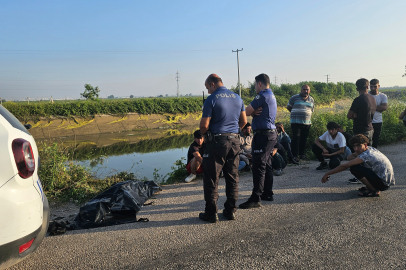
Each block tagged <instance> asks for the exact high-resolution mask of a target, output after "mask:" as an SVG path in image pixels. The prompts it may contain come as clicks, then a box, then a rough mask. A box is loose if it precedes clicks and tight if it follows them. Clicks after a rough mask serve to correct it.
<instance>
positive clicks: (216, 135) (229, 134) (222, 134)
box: [213, 133, 238, 137]
mask: <svg viewBox="0 0 406 270" xmlns="http://www.w3.org/2000/svg"><path fill="white" fill-rule="evenodd" d="M213 136H214V137H218V136H238V134H237V133H218V134H213Z"/></svg>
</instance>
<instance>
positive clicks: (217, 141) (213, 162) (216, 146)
mask: <svg viewBox="0 0 406 270" xmlns="http://www.w3.org/2000/svg"><path fill="white" fill-rule="evenodd" d="M205 86H206V88H207V90H208V92H209V94H210V96H209V97H208V98H207V99H206V101H205V102H204V105H203V115H202V119H201V121H200V131H201V132H202V134H204V135H205V141H206V150H205V152H204V154H203V188H204V200H205V201H206V208H205V211H204V212H203V213H200V214H199V218H200V219H201V220H204V221H208V222H212V223H215V222H217V221H218V216H217V210H218V209H217V199H218V182H219V177H220V172H221V171H222V170H223V173H224V178H225V181H226V196H227V201H226V202H225V203H224V210H223V215H224V216H225V217H226V218H227V219H228V220H234V219H235V216H234V213H235V211H236V210H237V199H238V180H239V178H238V164H239V161H240V157H239V154H238V153H239V151H240V139H239V128H242V127H244V126H245V124H246V123H247V117H246V115H245V106H244V102H243V101H242V99H241V98H240V96H239V95H237V94H235V93H233V92H231V91H230V90H228V89H227V88H226V87H224V85H223V82H222V80H221V78H220V77H219V76H218V75H216V74H211V75H209V77H207V79H206V82H205Z"/></svg>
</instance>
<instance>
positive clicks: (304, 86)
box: [300, 84, 310, 90]
mask: <svg viewBox="0 0 406 270" xmlns="http://www.w3.org/2000/svg"><path fill="white" fill-rule="evenodd" d="M305 86H309V88H310V85H308V84H303V85H302V86H301V87H300V90H302V89H303V87H305Z"/></svg>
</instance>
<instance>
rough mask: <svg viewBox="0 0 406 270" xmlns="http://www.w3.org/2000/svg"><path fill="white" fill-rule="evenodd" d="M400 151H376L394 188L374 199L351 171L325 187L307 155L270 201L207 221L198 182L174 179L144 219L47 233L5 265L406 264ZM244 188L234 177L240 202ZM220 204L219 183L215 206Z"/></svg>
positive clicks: (245, 182)
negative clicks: (388, 164) (31, 250)
mask: <svg viewBox="0 0 406 270" xmlns="http://www.w3.org/2000/svg"><path fill="white" fill-rule="evenodd" d="M405 148H406V142H401V143H398V144H394V145H390V146H385V147H381V148H380V150H381V151H382V152H383V153H385V154H386V155H387V156H388V157H389V159H390V160H391V161H392V164H393V166H394V170H395V177H396V185H395V186H392V187H391V188H390V189H389V190H388V191H385V192H382V195H381V197H378V198H360V197H359V196H358V195H357V192H356V191H355V190H356V189H358V188H359V187H360V185H354V184H348V183H347V179H349V178H351V174H350V173H349V172H348V171H346V172H342V173H340V174H337V175H333V176H331V177H330V181H329V182H328V183H326V184H322V183H321V182H320V179H321V177H322V175H323V173H324V172H323V171H316V170H315V168H316V167H317V165H318V163H317V162H316V161H311V162H308V163H307V164H303V165H299V166H292V167H289V168H287V169H286V170H285V174H283V175H282V176H279V177H275V184H274V191H275V193H276V195H275V201H274V202H263V206H262V207H261V208H257V209H251V210H241V209H240V210H238V211H237V213H236V217H237V220H235V221H228V220H225V219H224V218H223V217H222V216H221V214H220V215H219V217H220V222H218V223H216V224H208V223H204V222H202V221H200V220H199V219H198V218H197V217H198V213H199V212H200V211H202V210H203V209H204V201H203V192H202V190H203V188H202V182H201V180H200V181H197V182H192V183H189V184H187V183H184V184H178V185H171V186H166V187H165V188H164V190H163V191H162V192H161V193H160V194H158V195H156V196H155V198H153V199H152V200H153V201H155V203H154V204H153V205H151V206H145V207H144V208H143V209H142V210H141V212H140V215H139V217H148V218H149V219H150V222H147V223H133V224H126V225H121V226H114V227H107V228H100V229H92V230H82V231H73V232H69V233H67V234H65V235H62V236H56V237H47V238H46V239H45V240H44V242H43V244H42V245H41V247H40V248H39V250H38V251H37V252H36V253H35V254H33V255H32V256H31V257H29V258H28V259H26V260H24V261H23V262H21V263H19V264H17V265H16V266H14V267H13V268H12V269H20V270H22V269H405V268H406V259H405V258H406V256H405V255H406V244H405V243H406V233H405V231H406V222H405V220H406V199H405V185H406V180H405V177H404V175H405V169H406V166H405V162H404V155H405ZM251 188H252V182H251V177H250V175H248V174H247V175H245V176H243V177H241V179H240V198H239V203H242V202H244V201H245V200H246V199H247V198H248V196H249V194H250V190H251ZM224 201H225V193H224V181H223V180H222V181H221V187H220V199H219V203H218V205H219V209H220V211H221V210H222V208H223V207H222V205H223V203H224Z"/></svg>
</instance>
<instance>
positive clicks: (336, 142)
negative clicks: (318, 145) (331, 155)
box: [319, 131, 347, 151]
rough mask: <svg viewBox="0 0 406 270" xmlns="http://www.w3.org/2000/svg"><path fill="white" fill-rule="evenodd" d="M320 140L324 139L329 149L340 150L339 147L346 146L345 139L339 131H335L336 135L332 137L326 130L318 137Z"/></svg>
mask: <svg viewBox="0 0 406 270" xmlns="http://www.w3.org/2000/svg"><path fill="white" fill-rule="evenodd" d="M319 139H320V140H322V141H325V142H326V144H327V147H328V148H330V149H331V150H335V151H338V150H340V148H341V147H346V146H347V142H346V140H345V137H344V135H343V134H342V133H341V132H337V136H336V137H335V139H333V138H332V137H331V135H330V133H328V131H326V132H324V134H323V135H321V136H320V137H319Z"/></svg>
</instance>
